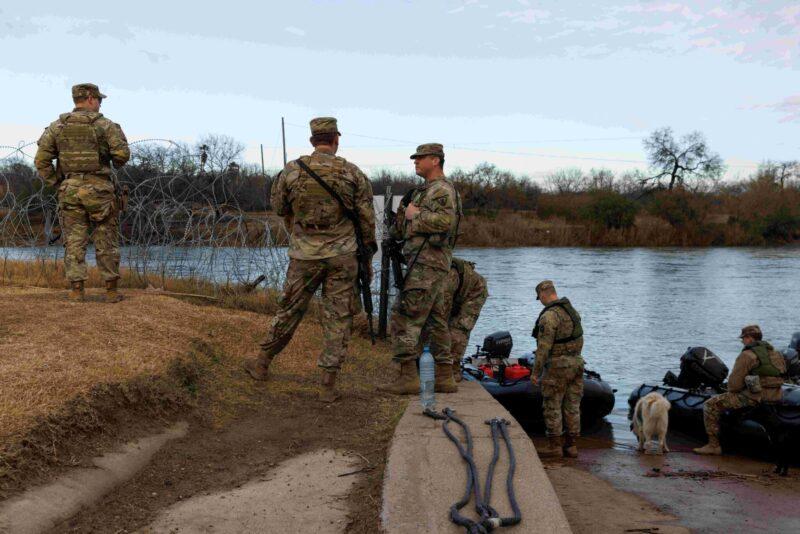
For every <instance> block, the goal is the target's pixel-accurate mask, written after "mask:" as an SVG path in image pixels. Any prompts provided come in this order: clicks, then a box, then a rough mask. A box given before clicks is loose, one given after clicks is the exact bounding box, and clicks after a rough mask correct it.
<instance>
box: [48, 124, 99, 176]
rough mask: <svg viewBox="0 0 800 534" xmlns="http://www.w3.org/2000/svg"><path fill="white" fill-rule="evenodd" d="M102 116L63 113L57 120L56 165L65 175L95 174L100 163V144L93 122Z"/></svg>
mask: <svg viewBox="0 0 800 534" xmlns="http://www.w3.org/2000/svg"><path fill="white" fill-rule="evenodd" d="M101 116H102V115H100V114H93V115H86V114H84V113H65V114H64V115H62V116H61V117H59V120H58V128H57V130H56V132H55V139H56V147H57V148H58V163H59V165H60V167H61V170H62V171H63V172H64V173H65V174H69V173H83V172H96V171H99V170H101V169H102V168H103V167H102V165H101V163H100V142H99V140H98V136H97V129H96V128H95V125H94V123H95V121H96V120H97V119H99V118H100V117H101Z"/></svg>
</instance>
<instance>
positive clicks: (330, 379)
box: [319, 369, 340, 403]
mask: <svg viewBox="0 0 800 534" xmlns="http://www.w3.org/2000/svg"><path fill="white" fill-rule="evenodd" d="M320 383H321V384H322V390H321V391H320V392H319V400H320V401H322V402H326V403H331V402H335V401H336V399H338V398H339V397H340V395H339V393H338V392H337V391H336V371H329V370H327V369H325V370H324V371H322V381H321V382H320Z"/></svg>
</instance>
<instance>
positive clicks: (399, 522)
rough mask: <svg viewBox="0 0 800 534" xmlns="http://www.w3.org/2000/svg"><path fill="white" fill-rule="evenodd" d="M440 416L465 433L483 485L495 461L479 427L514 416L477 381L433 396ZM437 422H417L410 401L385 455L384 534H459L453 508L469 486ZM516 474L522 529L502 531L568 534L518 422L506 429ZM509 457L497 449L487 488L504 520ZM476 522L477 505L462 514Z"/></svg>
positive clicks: (485, 430) (418, 412)
mask: <svg viewBox="0 0 800 534" xmlns="http://www.w3.org/2000/svg"><path fill="white" fill-rule="evenodd" d="M436 400H437V409H439V410H441V409H442V408H444V407H449V408H452V409H453V410H455V412H456V415H458V417H459V418H461V419H462V420H463V421H464V422H465V423H467V424H468V425H469V427H470V430H471V432H472V434H473V438H474V445H475V452H474V455H475V462H476V464H477V465H478V470H479V473H480V477H481V485H483V484H484V481H485V476H486V469H487V467H488V465H489V461H490V460H491V456H492V439H491V435H490V433H489V426H488V425H486V424H484V421H486V420H487V419H491V418H493V417H500V418H506V419H508V420H509V421H512V422H513V421H514V419H513V418H512V417H511V414H509V413H508V411H506V409H505V408H503V407H502V406H501V405H500V403H498V402H497V401H495V400H494V399H493V398H492V397H491V395H489V394H488V393H487V392H486V390H484V389H483V387H481V385H480V384H478V383H477V382H461V383H460V384H459V391H458V393H452V394H448V395H441V394H437V397H436ZM441 426H442V422H441V421H434V420H433V419H431V418H429V417H426V416H424V415H422V407H421V405H420V403H419V399H413V400H412V401H411V402H410V403H409V405H408V408H406V411H405V413H404V414H403V417H402V418H401V419H400V422H399V423H398V425H397V429H396V430H395V435H394V438H393V440H392V444H391V447H390V449H389V459H388V462H387V466H386V476H385V479H384V488H383V510H382V515H381V519H382V522H383V527H384V528H385V529H386V532H387V533H388V534H411V533H414V534H416V533H418V532H435V533H440V532H441V533H453V534H456V533H463V528H461V527H458V526H456V525H455V524H453V523H452V522H451V521H450V518H449V510H450V506H451V505H452V504H453V503H454V502H456V501H457V500H459V499H460V498H461V497H462V495H463V493H464V489H465V485H466V468H465V464H464V462H463V460H462V459H461V457H460V456H459V454H458V451H457V450H456V447H455V445H454V444H453V443H452V442H451V441H450V440H449V439H447V436H445V435H444V432H443V431H442V428H441ZM509 430H510V432H509V434H510V436H511V439H512V443H513V445H514V452H515V454H516V457H517V470H516V474H515V476H514V489H515V492H516V495H517V501H518V503H519V506H520V509H521V510H522V523H521V524H520V525H517V526H515V527H511V528H503V529H501V530H502V531H503V532H534V531H535V532H540V533H559V534H560V533H569V532H572V531H571V530H570V527H569V523H568V522H567V518H566V516H565V515H564V511H563V510H562V509H561V504H560V503H559V501H558V497H557V496H556V493H555V491H554V490H553V486H552V485H551V484H550V480H549V479H548V478H547V474H546V473H545V471H544V467H543V466H542V463H541V462H540V461H539V456H538V455H537V454H536V449H535V448H534V446H533V442H532V441H531V439H530V438H529V437H528V436H527V434H525V432H524V431H523V430H522V428H520V426H519V425H518V424H516V422H513V423H512V425H511V427H510V428H509ZM507 460H508V458H507V456H506V451H505V448H504V447H501V453H500V461H499V462H498V467H497V470H496V472H495V476H494V480H493V485H492V500H491V504H492V506H493V507H494V508H495V509H496V510H497V511H498V512H499V513H500V515H501V516H507V515H511V507H510V506H509V503H508V496H507V494H506V489H505V477H506V474H507V472H508V471H507V470H508V461H507ZM462 513H463V514H464V515H467V516H470V517H473V518H475V517H476V514H475V510H474V501H471V502H470V503H469V504H468V505H467V506H465V507H464V509H463V510H462Z"/></svg>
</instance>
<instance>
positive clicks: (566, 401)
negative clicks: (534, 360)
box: [542, 360, 583, 437]
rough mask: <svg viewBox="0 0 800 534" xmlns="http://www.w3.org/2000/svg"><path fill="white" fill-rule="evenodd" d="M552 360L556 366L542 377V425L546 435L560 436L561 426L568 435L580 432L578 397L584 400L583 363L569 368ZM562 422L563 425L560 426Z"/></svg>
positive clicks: (579, 404) (576, 434) (579, 402)
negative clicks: (560, 365)
mask: <svg viewBox="0 0 800 534" xmlns="http://www.w3.org/2000/svg"><path fill="white" fill-rule="evenodd" d="M564 363H565V366H563V367H559V366H558V361H557V360H553V361H551V365H553V364H555V365H556V367H551V368H549V369H547V370H546V371H545V372H544V374H543V375H542V397H543V408H544V425H545V429H546V431H547V435H548V436H560V435H561V434H562V433H563V426H566V427H567V433H568V434H569V435H570V436H576V437H577V436H579V435H580V433H581V398H582V397H583V364H579V365H577V366H576V365H572V364H569V365H567V364H568V363H569V362H564ZM562 420H563V423H562Z"/></svg>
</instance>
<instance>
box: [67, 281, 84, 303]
mask: <svg viewBox="0 0 800 534" xmlns="http://www.w3.org/2000/svg"><path fill="white" fill-rule="evenodd" d="M69 286H70V290H69V299H70V300H74V301H76V302H82V301H83V300H84V299H85V298H86V295H85V293H84V291H83V280H79V281H78V282H70V285H69Z"/></svg>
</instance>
